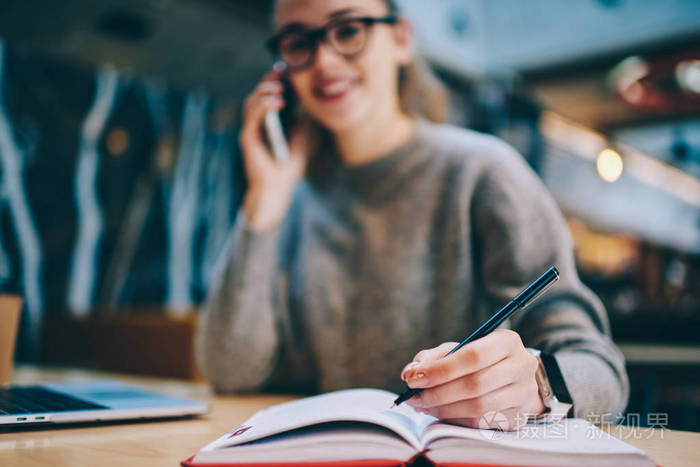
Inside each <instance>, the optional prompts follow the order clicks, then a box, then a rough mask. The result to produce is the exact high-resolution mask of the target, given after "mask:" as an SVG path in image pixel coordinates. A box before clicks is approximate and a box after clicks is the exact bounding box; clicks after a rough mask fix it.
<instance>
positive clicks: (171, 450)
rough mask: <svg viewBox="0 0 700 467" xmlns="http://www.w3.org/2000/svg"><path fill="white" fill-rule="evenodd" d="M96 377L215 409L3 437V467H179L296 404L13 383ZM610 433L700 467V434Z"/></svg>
mask: <svg viewBox="0 0 700 467" xmlns="http://www.w3.org/2000/svg"><path fill="white" fill-rule="evenodd" d="M98 377H99V378H102V377H111V378H117V379H119V380H122V381H125V382H129V383H135V384H138V385H140V386H142V387H146V388H148V389H152V390H154V391H158V392H161V393H165V394H169V395H173V396H179V397H190V398H194V399H200V400H205V401H207V402H209V404H210V405H211V411H210V412H209V414H208V415H205V416H202V417H200V418H195V419H186V420H177V421H166V422H139V423H121V424H116V425H96V426H90V427H73V428H71V427H67V428H60V429H38V430H32V431H19V432H11V431H6V430H5V431H0V466H3V467H15V466H16V467H32V466H45V465H51V466H56V467H61V466H78V465H80V466H82V465H90V466H93V465H95V466H97V465H99V466H102V467H111V466H122V467H138V466H169V467H175V466H177V465H178V464H179V462H180V461H182V460H183V459H186V458H188V457H190V456H191V455H193V454H194V453H195V452H197V451H198V450H199V449H200V448H201V447H202V446H204V445H205V444H207V443H209V442H210V441H212V440H214V439H215V438H218V437H219V436H220V435H222V434H223V433H225V432H227V431H229V430H230V429H231V428H233V427H235V426H238V425H240V424H241V423H242V422H243V421H244V420H245V419H246V418H248V417H249V416H250V415H252V414H253V413H254V412H256V411H257V410H260V409H262V408H264V407H267V406H269V405H272V404H277V403H280V402H284V401H288V400H291V399H293V397H290V396H267V395H266V396H261V395H251V396H227V397H221V396H212V395H211V393H210V392H209V389H208V388H207V387H206V385H204V384H201V383H187V382H182V381H174V380H163V379H153V378H144V377H134V376H124V375H114V374H107V373H99V372H95V371H83V370H47V369H37V368H29V367H24V368H19V369H17V370H15V375H14V380H15V381H16V382H22V383H33V382H37V381H47V380H75V379H85V378H98ZM605 429H606V430H607V431H609V432H611V433H612V434H613V435H616V436H618V437H619V438H621V439H623V440H624V441H625V442H627V443H629V444H632V445H634V446H637V447H639V448H640V449H643V450H644V451H647V452H648V453H649V454H650V455H651V457H652V458H653V459H654V460H655V461H656V462H657V464H659V465H661V466H663V467H672V466H698V465H700V433H690V432H683V431H673V430H663V431H662V430H646V429H639V428H636V429H631V428H627V427H614V426H613V427H608V428H605Z"/></svg>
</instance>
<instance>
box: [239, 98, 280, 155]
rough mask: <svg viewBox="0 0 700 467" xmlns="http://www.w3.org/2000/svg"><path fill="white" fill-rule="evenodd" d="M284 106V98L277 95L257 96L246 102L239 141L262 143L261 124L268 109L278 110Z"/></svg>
mask: <svg viewBox="0 0 700 467" xmlns="http://www.w3.org/2000/svg"><path fill="white" fill-rule="evenodd" d="M282 107H284V100H283V99H282V98H281V97H279V96H258V97H257V98H256V99H253V100H251V101H250V102H249V104H247V108H246V115H245V117H244V121H243V127H242V128H241V142H242V143H244V144H250V143H260V144H262V138H261V136H262V134H261V129H262V124H263V119H264V118H265V113H266V112H267V111H268V110H275V111H279V110H281V109H282Z"/></svg>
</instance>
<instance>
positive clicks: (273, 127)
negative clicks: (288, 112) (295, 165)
mask: <svg viewBox="0 0 700 467" xmlns="http://www.w3.org/2000/svg"><path fill="white" fill-rule="evenodd" d="M265 130H266V131H267V137H268V139H269V140H270V145H271V146H272V152H273V153H274V155H275V159H276V160H277V162H283V161H286V160H287V159H289V147H288V146H287V140H286V139H285V138H284V131H282V123H281V122H280V115H279V112H277V111H275V110H268V111H267V112H266V113H265Z"/></svg>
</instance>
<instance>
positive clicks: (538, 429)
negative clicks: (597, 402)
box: [423, 418, 644, 454]
mask: <svg viewBox="0 0 700 467" xmlns="http://www.w3.org/2000/svg"><path fill="white" fill-rule="evenodd" d="M446 438H451V439H453V440H454V439H455V438H463V439H469V440H476V441H480V442H482V443H493V444H496V445H500V446H503V447H511V448H514V449H524V450H531V451H539V452H558V453H569V454H576V453H580V454H644V453H643V451H641V450H639V449H637V448H635V447H634V446H630V445H629V444H627V443H624V442H622V441H620V440H619V439H617V438H615V437H614V436H611V435H609V434H607V433H605V432H604V431H601V430H600V429H598V428H597V427H595V426H594V425H592V424H591V423H589V422H587V421H586V420H582V419H578V418H567V419H564V420H562V421H561V422H559V423H556V424H540V425H535V424H533V425H526V426H524V427H523V428H521V429H520V430H518V431H512V432H504V431H494V430H478V429H473V428H466V427H460V426H455V425H448V424H444V423H436V424H433V425H431V426H429V427H428V428H427V429H426V430H425V433H424V435H423V440H424V442H425V444H426V446H428V447H436V448H437V449H439V446H438V445H443V444H447V441H450V440H448V439H446ZM438 440H439V441H438ZM456 442H457V440H455V443H450V444H456Z"/></svg>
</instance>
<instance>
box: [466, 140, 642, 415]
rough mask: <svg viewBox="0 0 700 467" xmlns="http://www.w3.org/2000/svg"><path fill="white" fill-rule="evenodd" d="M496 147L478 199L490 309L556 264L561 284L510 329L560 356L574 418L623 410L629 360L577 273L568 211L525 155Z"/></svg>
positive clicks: (482, 272)
mask: <svg viewBox="0 0 700 467" xmlns="http://www.w3.org/2000/svg"><path fill="white" fill-rule="evenodd" d="M495 147H497V148H498V149H497V150H494V154H492V155H490V156H491V157H490V163H489V164H488V168H487V169H486V170H484V173H483V174H482V176H481V179H480V181H479V183H478V185H477V188H476V191H475V193H474V197H473V198H472V219H473V222H474V224H475V228H476V233H475V236H476V243H477V245H476V252H477V257H478V258H479V271H478V273H479V274H480V275H481V280H482V286H483V288H484V290H485V293H486V299H487V301H488V302H489V303H488V304H489V307H490V308H491V309H493V308H494V307H497V306H501V305H503V304H504V303H506V302H507V301H508V300H510V299H511V298H512V297H513V296H514V295H515V294H516V293H517V292H518V291H519V290H520V289H521V288H522V287H524V286H525V285H526V284H527V283H529V282H530V281H532V280H533V279H535V278H536V277H538V276H539V275H540V274H541V273H542V272H544V271H545V270H546V269H547V267H549V266H551V265H555V266H556V267H557V268H558V269H559V272H560V279H559V281H558V282H557V284H555V285H554V286H553V287H552V288H551V289H550V290H549V291H548V292H547V294H545V295H543V296H542V297H541V298H539V299H538V300H537V301H536V302H534V303H533V304H532V305H530V306H529V307H528V308H526V309H525V310H522V311H520V312H519V313H517V314H516V315H515V316H514V318H513V320H512V322H511V326H512V328H513V329H514V330H515V331H517V332H518V333H519V334H520V336H521V338H522V340H523V343H524V344H525V345H526V346H528V347H533V348H538V349H540V350H542V351H545V352H549V353H553V354H554V356H555V358H556V360H557V362H558V364H559V367H560V369H561V372H562V375H563V376H564V380H565V382H566V385H567V387H568V389H569V392H570V393H571V396H572V398H573V401H574V414H575V416H577V417H591V416H600V415H602V416H606V417H608V418H609V417H612V416H614V415H617V414H620V413H621V412H622V411H623V410H624V409H625V406H626V404H627V397H628V393H629V383H628V380H627V375H626V371H625V365H624V358H623V356H622V354H621V353H620V351H619V350H618V349H617V347H616V346H615V344H614V343H613V342H612V339H611V336H610V328H609V323H608V318H607V315H606V312H605V309H604V307H603V304H602V303H601V301H600V300H599V299H598V297H597V296H596V295H595V294H594V293H593V292H591V291H590V290H589V289H588V288H586V287H585V286H584V285H583V284H582V283H581V281H580V279H579V277H578V274H577V272H576V266H575V261H574V257H573V249H572V245H571V240H570V236H569V231H568V229H567V227H566V223H565V222H564V219H563V216H562V215H561V213H560V211H559V209H558V207H557V205H556V203H555V202H554V200H553V199H552V197H551V196H550V195H549V193H548V191H547V189H546V188H545V186H544V184H543V183H542V182H541V181H540V180H539V178H538V177H537V176H536V174H535V173H534V172H533V171H532V170H531V169H530V168H529V167H528V166H527V165H526V164H525V162H524V160H523V159H522V158H521V157H520V155H519V154H517V153H516V152H515V151H514V150H513V149H512V148H510V147H509V146H507V145H505V144H503V143H500V142H498V143H497V145H496V146H495ZM606 414H608V415H606Z"/></svg>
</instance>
